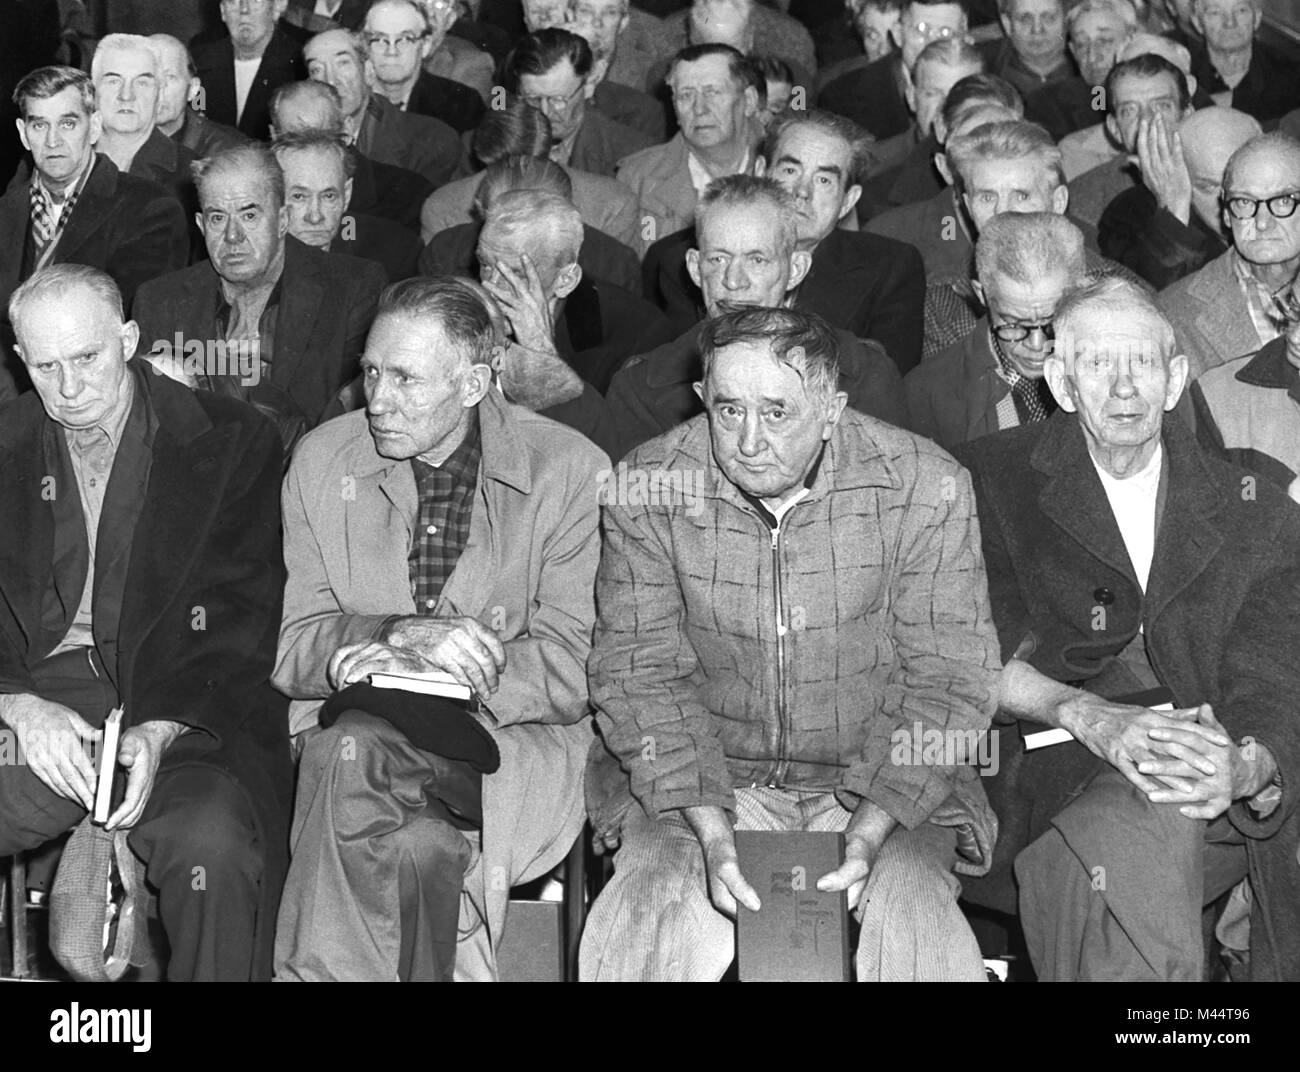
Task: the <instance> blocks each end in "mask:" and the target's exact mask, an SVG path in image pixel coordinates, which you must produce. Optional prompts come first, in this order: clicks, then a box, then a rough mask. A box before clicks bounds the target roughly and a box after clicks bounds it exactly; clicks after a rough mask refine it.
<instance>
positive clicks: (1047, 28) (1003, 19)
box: [989, 0, 1074, 97]
mask: <svg viewBox="0 0 1300 1072" xmlns="http://www.w3.org/2000/svg"><path fill="white" fill-rule="evenodd" d="M1068 6H1069V5H1068V4H1067V3H1066V0H998V22H1000V23H1001V24H1002V32H1003V33H1004V34H1006V36H1005V37H1004V38H1003V39H1002V40H1001V41H1000V42H998V43H997V45H996V47H995V49H994V50H992V55H991V56H990V59H989V73H990V74H995V75H997V76H998V77H999V78H1004V79H1006V81H1008V82H1010V83H1011V85H1013V86H1014V87H1015V88H1016V91H1017V92H1018V93H1019V94H1020V95H1021V96H1022V97H1028V96H1030V95H1031V94H1033V93H1035V92H1037V91H1038V90H1040V89H1042V88H1043V86H1045V85H1047V84H1048V83H1050V82H1061V81H1064V80H1065V79H1067V78H1073V77H1074V65H1073V64H1072V63H1071V62H1070V57H1069V56H1067V55H1066V54H1065V10H1066V8H1067V7H1068Z"/></svg>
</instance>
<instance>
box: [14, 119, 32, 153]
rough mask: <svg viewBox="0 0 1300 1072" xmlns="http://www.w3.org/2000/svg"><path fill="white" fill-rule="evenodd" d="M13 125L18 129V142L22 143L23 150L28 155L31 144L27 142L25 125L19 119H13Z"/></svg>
mask: <svg viewBox="0 0 1300 1072" xmlns="http://www.w3.org/2000/svg"><path fill="white" fill-rule="evenodd" d="M14 125H15V126H17V127H18V140H19V141H20V142H22V143H23V148H24V149H26V150H27V151H28V152H29V153H30V152H31V151H32V143H31V142H29V141H28V140H27V124H26V123H24V122H23V121H22V120H21V119H15V120H14Z"/></svg>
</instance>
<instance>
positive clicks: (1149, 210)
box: [1097, 55, 1259, 290]
mask: <svg viewBox="0 0 1300 1072" xmlns="http://www.w3.org/2000/svg"><path fill="white" fill-rule="evenodd" d="M1106 84H1107V86H1108V87H1110V88H1109V91H1108V93H1107V98H1108V99H1109V101H1110V102H1111V115H1110V116H1109V118H1107V120H1106V123H1107V125H1108V126H1111V127H1112V129H1113V131H1114V133H1115V136H1116V139H1117V140H1118V141H1119V142H1120V143H1121V144H1122V145H1124V147H1125V149H1126V150H1127V151H1128V152H1129V153H1130V155H1132V156H1134V157H1136V158H1137V165H1138V171H1139V174H1140V177H1141V181H1140V183H1139V184H1138V185H1137V186H1133V187H1131V188H1130V189H1128V190H1126V191H1125V192H1124V193H1122V194H1120V195H1119V196H1118V197H1116V198H1115V199H1114V200H1113V201H1112V202H1111V203H1110V204H1109V205H1108V206H1107V208H1106V211H1105V212H1103V213H1102V216H1101V222H1100V224H1099V225H1098V228H1097V244H1098V245H1099V246H1100V247H1101V251H1102V253H1104V254H1105V255H1106V256H1108V257H1111V258H1113V259H1114V260H1116V261H1118V262H1119V263H1120V264H1123V265H1126V266H1127V267H1129V268H1131V269H1132V270H1133V271H1135V272H1136V273H1137V274H1138V275H1140V276H1141V277H1142V278H1143V279H1145V280H1146V281H1147V282H1148V283H1150V284H1151V285H1152V286H1153V287H1155V288H1156V289H1157V290H1162V289H1164V288H1165V287H1167V286H1169V285H1171V284H1172V283H1175V282H1177V281H1178V280H1179V279H1182V278H1183V277H1184V276H1186V275H1190V274H1191V273H1192V272H1194V271H1196V270H1197V269H1198V268H1201V267H1203V266H1204V265H1205V264H1206V263H1207V262H1208V261H1210V260H1212V259H1213V258H1215V257H1217V256H1219V255H1220V254H1221V253H1223V252H1224V251H1225V250H1226V249H1227V243H1226V242H1225V241H1224V239H1223V230H1222V224H1221V220H1222V214H1223V212H1222V208H1221V207H1220V204H1219V198H1220V196H1221V195H1222V192H1223V168H1224V167H1225V166H1226V165H1227V162H1228V158H1229V157H1231V155H1232V154H1233V153H1234V152H1235V151H1236V150H1237V149H1239V148H1241V146H1243V145H1245V144H1246V142H1248V141H1249V140H1250V139H1251V138H1252V137H1254V136H1255V135H1257V134H1258V133H1259V124H1258V123H1257V122H1255V120H1253V119H1252V118H1250V116H1248V115H1246V114H1245V113H1244V112H1237V111H1233V110H1232V109H1231V108H1218V107H1212V108H1205V109H1202V110H1201V111H1200V112H1195V111H1193V110H1192V107H1191V104H1190V100H1189V98H1188V97H1187V87H1186V82H1185V81H1184V80H1183V75H1182V72H1181V71H1179V70H1178V68H1177V67H1174V66H1173V65H1172V64H1171V63H1169V62H1168V61H1167V60H1165V59H1163V58H1161V57H1160V56H1151V55H1148V56H1139V57H1137V58H1136V59H1132V60H1123V61H1121V62H1119V63H1117V64H1116V65H1115V67H1114V69H1113V70H1112V71H1111V73H1110V74H1109V75H1108V76H1107V78H1106ZM1214 157H1217V158H1218V168H1217V169H1214V168H1213V159H1212V158H1214ZM1207 158H1211V159H1207ZM1193 165H1195V166H1196V176H1195V178H1193V175H1192V167H1193ZM1206 165H1209V167H1208V168H1207V167H1206ZM1207 171H1208V173H1207ZM1194 210H1195V211H1194Z"/></svg>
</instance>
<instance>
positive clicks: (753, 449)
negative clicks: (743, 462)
mask: <svg viewBox="0 0 1300 1072" xmlns="http://www.w3.org/2000/svg"><path fill="white" fill-rule="evenodd" d="M738 446H739V447H740V453H741V454H743V455H745V457H747V458H753V457H755V456H757V455H759V454H761V453H762V452H763V449H764V448H765V447H766V446H767V439H766V438H765V437H764V435H763V420H762V418H761V417H760V416H759V415H758V414H757V413H753V412H750V413H746V414H745V419H744V422H743V423H742V424H741V426H740V440H739V443H738Z"/></svg>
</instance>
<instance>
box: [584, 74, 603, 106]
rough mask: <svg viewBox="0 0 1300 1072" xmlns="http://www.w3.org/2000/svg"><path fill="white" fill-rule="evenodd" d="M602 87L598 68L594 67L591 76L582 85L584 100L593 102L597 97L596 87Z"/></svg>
mask: <svg viewBox="0 0 1300 1072" xmlns="http://www.w3.org/2000/svg"><path fill="white" fill-rule="evenodd" d="M598 85H600V79H598V78H597V77H596V68H595V67H592V69H591V74H589V75H588V76H587V78H586V80H585V81H584V82H583V83H582V99H583V100H587V101H589V100H591V98H592V97H594V96H595V95H596V87H597V86H598Z"/></svg>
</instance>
